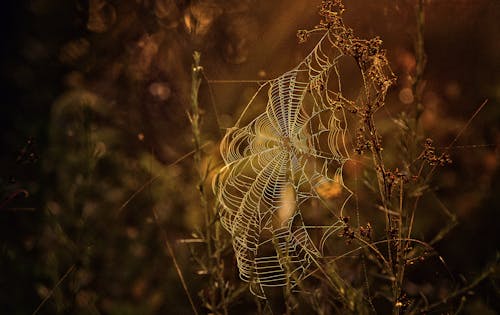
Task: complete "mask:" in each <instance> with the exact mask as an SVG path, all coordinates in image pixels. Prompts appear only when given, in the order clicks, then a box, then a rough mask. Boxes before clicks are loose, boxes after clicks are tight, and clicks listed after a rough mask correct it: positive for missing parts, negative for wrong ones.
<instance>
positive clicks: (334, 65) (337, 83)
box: [214, 29, 372, 298]
mask: <svg viewBox="0 0 500 315" xmlns="http://www.w3.org/2000/svg"><path fill="white" fill-rule="evenodd" d="M344 31H345V29H329V30H326V31H325V33H324V35H323V36H322V38H321V39H320V40H319V42H318V44H317V45H316V46H315V48H314V49H313V50H312V52H311V53H310V54H309V55H308V56H307V57H306V58H305V59H304V60H303V61H302V62H301V63H300V64H299V65H298V66H296V67H295V68H294V69H292V70H290V71H288V72H286V73H284V74H283V75H281V76H280V77H278V78H276V79H273V80H270V81H267V82H266V83H265V84H264V85H262V86H261V88H260V89H259V90H258V91H257V94H258V93H263V92H264V91H267V106H266V108H265V111H264V112H262V113H260V114H259V115H258V116H257V117H256V118H254V119H253V120H252V121H250V122H249V123H248V124H247V125H245V126H240V122H241V121H242V117H240V118H239V119H238V122H237V123H236V125H235V126H234V127H232V128H230V129H228V131H227V133H226V135H225V136H224V138H223V140H222V142H221V146H220V152H221V155H222V158H223V160H224V166H223V167H222V168H221V169H220V171H219V173H218V176H217V177H216V180H215V181H214V189H215V191H216V196H217V202H218V211H219V213H220V218H221V223H222V225H223V227H224V228H225V229H226V230H227V231H228V232H229V233H230V234H231V236H232V241H233V248H234V252H235V256H236V259H237V265H238V269H239V272H240V277H241V279H243V280H244V281H247V282H250V288H251V291H252V292H253V293H254V294H255V295H257V296H259V297H262V298H265V291H264V289H265V287H274V286H285V285H288V286H290V287H292V288H293V287H295V286H297V285H298V284H299V283H300V281H301V280H303V279H304V278H305V277H307V276H308V275H310V274H311V269H312V268H314V267H315V264H316V263H317V261H318V259H320V258H321V257H322V256H323V253H324V246H325V243H326V241H327V240H328V238H330V237H331V236H332V235H338V234H339V232H340V231H341V230H342V229H343V228H344V226H345V222H344V221H342V217H343V211H344V207H345V205H346V203H347V201H348V199H349V198H350V196H351V195H352V191H351V190H350V189H349V188H348V187H347V186H346V185H345V184H344V182H343V166H344V164H345V162H346V161H348V160H350V156H349V150H348V149H347V145H346V143H347V142H348V141H347V140H346V135H347V128H348V121H347V119H346V111H347V110H348V107H349V106H350V107H352V106H353V104H354V102H356V101H357V100H359V98H360V97H363V95H364V96H366V95H368V94H369V91H366V89H370V88H372V87H367V85H366V84H365V85H364V86H363V88H365V92H363V91H361V94H360V95H361V96H359V95H358V96H357V98H356V97H352V96H351V95H348V96H346V95H345V94H344V93H343V91H342V84H341V80H342V78H341V74H340V71H339V65H340V64H341V63H342V62H343V61H342V60H343V59H345V58H351V59H353V58H352V56H348V55H346V53H345V49H343V48H342V47H339V46H338V45H339V44H338V41H339V37H340V36H341V33H342V32H344ZM349 94H352V93H349ZM255 99H256V98H255V97H253V98H252V99H251V101H250V102H249V104H248V106H247V108H246V109H245V110H244V111H243V114H242V116H243V115H245V112H246V110H247V109H248V107H250V106H252V104H253V102H254V101H255ZM330 200H335V202H334V203H332V202H330ZM312 211H314V213H313V214H312V215H311V212H312ZM320 212H321V213H322V214H320ZM311 217H313V219H312V220H311ZM325 217H329V220H324V218H325ZM314 218H316V220H314ZM318 218H321V219H319V220H318Z"/></svg>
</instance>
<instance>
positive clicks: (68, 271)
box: [32, 264, 76, 315]
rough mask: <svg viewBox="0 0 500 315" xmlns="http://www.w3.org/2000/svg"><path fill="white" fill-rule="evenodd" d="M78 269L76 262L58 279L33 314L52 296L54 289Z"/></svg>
mask: <svg viewBox="0 0 500 315" xmlns="http://www.w3.org/2000/svg"><path fill="white" fill-rule="evenodd" d="M75 269H76V264H72V265H71V266H70V267H69V268H68V270H66V272H65V273H64V275H63V276H62V277H61V278H60V279H59V281H57V283H56V284H55V285H54V287H53V288H52V290H50V292H49V294H47V296H46V297H45V298H44V299H43V300H42V301H41V302H40V304H38V307H37V308H36V309H35V310H34V311H33V313H32V315H36V314H37V313H38V312H39V311H40V310H41V309H42V307H43V305H44V304H45V303H46V302H47V301H48V300H49V299H50V298H51V297H52V295H53V294H54V291H55V290H56V289H57V288H58V287H59V286H60V285H61V283H63V281H64V280H66V278H67V277H68V276H69V275H70V274H71V273H72V272H73V271H74V270H75Z"/></svg>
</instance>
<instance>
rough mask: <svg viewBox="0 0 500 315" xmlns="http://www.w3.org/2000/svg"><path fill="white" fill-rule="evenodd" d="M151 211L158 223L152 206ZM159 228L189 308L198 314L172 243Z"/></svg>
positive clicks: (157, 221) (157, 222) (163, 230)
mask: <svg viewBox="0 0 500 315" xmlns="http://www.w3.org/2000/svg"><path fill="white" fill-rule="evenodd" d="M152 211H153V216H154V219H155V222H156V224H157V225H160V224H159V220H158V215H157V214H156V211H155V209H154V208H153V210H152ZM160 230H161V235H162V238H163V243H164V244H165V247H166V248H167V251H168V254H169V255H170V257H171V258H172V261H173V263H174V267H175V271H176V272H177V275H178V276H179V279H180V281H181V285H182V288H183V289H184V292H186V295H187V297H188V299H189V304H191V308H192V310H193V313H194V314H195V315H198V311H197V310H196V306H195V305H194V301H193V298H192V297H191V294H190V293H189V289H188V287H187V284H186V280H185V279H184V276H183V275H182V271H181V268H180V267H179V263H178V262H177V258H176V257H175V252H174V249H173V248H172V245H171V244H170V242H169V240H168V236H167V232H166V231H165V229H160Z"/></svg>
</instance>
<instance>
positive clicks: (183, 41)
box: [0, 0, 500, 314]
mask: <svg viewBox="0 0 500 315" xmlns="http://www.w3.org/2000/svg"><path fill="white" fill-rule="evenodd" d="M345 2H346V3H345V5H346V9H347V11H346V13H345V21H346V23H347V24H348V25H349V26H350V27H351V28H353V29H354V30H355V33H356V34H357V35H358V36H360V37H362V38H372V37H375V36H379V37H380V38H381V39H382V40H383V42H384V45H383V46H384V48H385V49H386V50H387V56H388V59H389V62H390V65H391V67H392V69H393V71H394V72H395V74H396V75H397V77H398V80H397V84H396V85H395V86H394V87H393V88H392V89H391V90H390V92H389V96H388V102H387V105H386V109H384V110H383V111H381V112H380V115H379V116H378V119H379V121H378V123H379V127H380V129H381V131H382V133H383V139H384V141H385V142H386V143H389V144H390V143H392V142H394V141H395V139H394V137H395V136H396V135H395V132H394V130H395V129H394V127H393V125H394V123H393V120H392V118H394V117H396V116H397V115H398V113H400V112H401V111H411V110H412V108H411V106H412V104H413V101H414V95H413V94H412V90H411V88H410V87H411V76H412V75H414V74H415V67H416V59H415V48H414V46H415V45H414V43H415V39H416V36H417V35H416V34H417V28H416V18H415V5H416V1H414V0H397V1H394V0H379V1H365V0H349V1H347V0H346V1H345ZM319 4H320V3H319V1H310V0H295V1H264V0H224V1H222V0H204V1H188V0H120V1H118V0H87V1H84V0H65V1H61V0H20V1H4V2H2V4H1V8H2V9H1V10H0V12H1V13H0V14H1V15H2V17H1V19H0V21H1V22H0V23H1V27H0V32H1V34H2V36H1V38H2V41H3V43H2V47H1V60H0V64H1V68H0V69H1V70H0V77H1V85H0V86H1V91H2V93H1V98H0V100H1V109H0V110H1V114H0V120H1V134H0V148H1V150H0V152H1V155H0V170H1V171H0V194H1V195H0V198H1V199H0V200H1V201H0V235H1V236H0V305H1V306H0V309H1V311H0V313H2V314H31V313H33V312H34V311H35V310H36V309H37V307H38V306H39V305H40V303H41V302H42V301H43V300H44V298H47V297H49V298H48V300H47V301H46V302H45V303H44V304H43V305H42V307H41V308H40V309H39V311H38V312H39V314H59V313H61V314H62V313H64V314H190V312H191V311H190V306H189V301H188V300H187V298H186V295H185V293H184V291H183V289H182V287H181V284H180V282H179V279H178V276H177V274H176V271H175V269H174V267H173V264H172V260H171V258H170V257H169V255H168V253H167V251H166V249H165V247H164V244H163V243H162V236H161V234H162V231H165V232H166V234H167V235H168V236H167V237H168V238H169V239H170V240H171V242H172V244H173V246H174V251H175V253H176V257H177V259H178V261H179V262H180V265H181V268H182V272H183V274H184V276H185V278H186V281H187V284H188V287H189V288H190V291H191V293H192V294H191V295H192V296H193V297H194V298H195V300H196V297H197V292H198V291H200V290H201V289H202V288H203V287H204V285H206V278H204V276H203V275H197V274H196V266H195V265H194V264H193V263H192V259H191V254H190V251H189V249H188V247H187V246H186V245H185V244H180V243H178V242H177V241H176V240H179V239H185V238H190V237H191V234H192V232H193V231H195V230H196V229H198V228H199V227H200V226H201V225H202V218H203V214H202V212H201V207H200V200H199V194H198V191H197V189H196V184H197V181H198V180H199V179H198V177H197V176H198V175H197V174H196V172H195V171H194V168H193V160H192V156H189V155H188V156H186V154H188V153H190V152H191V151H192V150H193V142H192V134H191V126H190V124H189V120H188V118H187V115H186V111H187V110H189V107H190V88H191V64H192V54H193V52H194V51H195V50H196V51H199V52H201V65H202V66H203V68H204V75H205V77H204V81H203V83H202V86H201V90H200V106H201V108H202V120H203V124H202V143H203V144H204V146H203V153H204V156H206V157H207V158H206V160H205V162H206V163H208V161H209V160H210V161H212V163H214V164H217V163H218V162H219V161H220V159H219V157H218V142H219V141H220V139H221V137H222V135H223V134H224V132H225V131H224V128H228V127H231V126H232V125H233V124H234V123H235V121H236V120H237V119H238V117H239V115H240V113H241V112H242V110H243V108H244V106H245V105H246V103H247V102H248V100H249V99H250V97H251V96H252V95H253V93H254V92H255V91H256V89H257V87H258V85H257V84H256V83H255V82H253V81H255V80H267V79H271V78H274V77H276V76H278V75H279V74H281V73H283V72H285V71H287V70H289V69H291V68H292V67H294V66H295V65H296V64H297V63H298V62H300V60H302V58H303V57H304V56H305V55H306V54H307V52H308V49H309V47H310V45H307V44H306V45H300V44H298V41H297V38H296V33H297V30H299V29H304V28H311V27H313V26H314V25H316V24H317V23H318V20H319V18H318V15H317V10H318V6H319ZM424 28H425V31H424V43H425V51H426V54H427V65H426V68H425V72H424V78H423V80H424V82H425V85H424V86H423V88H422V100H423V105H424V112H423V114H422V118H421V128H422V130H423V131H424V132H425V133H426V134H428V135H429V136H431V137H432V138H433V139H434V144H435V145H436V147H437V148H438V150H439V149H441V150H443V149H444V148H445V147H446V146H447V145H448V144H449V143H450V142H451V141H452V140H453V139H454V138H455V137H456V135H457V134H459V133H460V132H461V130H464V131H463V133H462V134H461V136H460V138H459V139H458V140H457V141H456V142H455V143H454V145H453V147H452V148H451V149H450V151H449V153H450V155H451V158H452V160H453V163H452V164H451V165H449V166H446V167H444V168H441V169H440V171H439V173H438V174H437V176H436V178H435V180H434V181H433V186H432V187H431V189H432V190H433V191H434V192H435V195H437V196H439V207H441V206H443V207H445V208H447V209H449V211H450V212H451V213H453V214H454V215H456V218H457V220H458V225H457V226H456V227H455V228H454V229H452V230H451V231H450V233H449V234H447V235H446V236H445V237H444V238H443V239H442V240H441V241H440V242H438V243H437V244H436V245H435V247H436V249H437V250H438V252H439V253H440V254H441V256H442V257H443V258H444V260H445V261H446V266H447V268H448V269H449V271H450V272H451V273H452V274H453V275H454V276H455V277H456V278H457V280H456V281H457V283H459V284H460V283H461V282H463V283H468V280H470V279H474V277H476V276H477V275H478V274H479V273H480V272H481V271H482V270H483V268H485V266H487V265H488V263H490V262H492V261H493V260H494V258H495V255H496V252H497V251H498V244H499V242H500V236H499V233H498V229H499V227H500V226H499V222H500V221H499V220H500V202H499V199H500V195H499V192H500V181H499V178H500V176H499V175H500V174H499V167H498V166H499V165H498V163H499V160H498V158H499V151H498V150H499V149H498V145H499V144H500V107H499V105H500V75H499V74H500V41H499V38H498V37H499V33H500V2H498V1H497V0H448V1H439V0H428V1H425V24H424ZM314 40H315V39H314V38H311V41H312V43H314ZM485 100H488V102H487V104H486V106H485V107H484V108H483V109H482V110H481V111H480V112H479V113H478V114H477V116H476V117H475V118H474V119H473V120H472V121H471V122H470V124H469V125H468V126H467V128H465V126H466V124H467V122H468V121H469V119H470V118H471V117H472V115H473V114H474V112H475V111H476V109H477V108H478V107H479V106H480V104H481V103H483V102H484V101H485ZM259 110H261V109H258V108H254V109H251V110H250V112H249V115H250V116H252V114H253V113H257V112H258V111H259ZM464 128H465V129H464ZM389 148H391V146H390V145H389ZM385 154H386V157H387V159H388V161H389V163H391V164H392V165H394V166H397V165H398V164H397V163H398V158H397V155H395V154H394V153H393V151H391V150H389V149H388V150H386V152H385ZM436 204H437V203H436V202H430V201H428V202H427V201H425V200H424V201H423V203H422V205H423V207H422V209H420V210H419V211H420V212H419V213H417V222H416V230H415V235H416V236H418V237H419V238H422V239H423V240H430V239H431V238H432V237H433V235H435V234H436V233H437V232H438V231H439V230H440V229H441V227H442V226H444V225H446V223H447V220H449V218H447V217H446V216H445V215H443V212H442V211H440V210H439V209H438V208H439V207H438V206H436ZM152 209H155V212H156V213H157V216H158V222H157V223H156V222H155V219H154V217H153V211H152ZM362 211H366V212H364V213H363V215H364V216H366V217H370V213H371V211H376V210H373V209H370V208H369V207H368V208H366V209H364V210H362ZM228 268H229V269H230V270H233V269H234V265H233V266H228ZM233 273H234V270H233ZM498 276H499V275H498V273H497V274H495V275H494V277H493V278H492V279H488V280H486V281H484V282H482V283H481V284H480V285H479V286H478V287H477V288H476V289H475V290H474V292H473V293H471V295H470V297H469V298H468V299H469V302H468V303H467V305H466V306H465V308H464V313H465V314H498V307H499V302H498V300H499V288H498V287H497V285H496V283H498ZM495 280H496V281H495ZM419 285H428V286H430V289H429V290H439V288H438V286H437V285H436V287H434V284H433V283H423V284H422V283H420V284H419ZM55 286H56V287H57V289H56V290H54V291H53V292H52V289H53V288H54V287H55ZM436 294H437V293H436ZM247 299H248V298H247ZM245 303H247V304H248V305H253V304H251V303H249V302H244V301H243V302H241V305H243V306H245V307H246V305H247V304H245ZM241 305H240V307H243V306H241ZM249 307H254V306H248V307H246V308H243V309H245V310H246V312H247V313H248V314H253V313H254V310H253V309H251V308H249ZM201 309H202V308H201V306H200V310H201Z"/></svg>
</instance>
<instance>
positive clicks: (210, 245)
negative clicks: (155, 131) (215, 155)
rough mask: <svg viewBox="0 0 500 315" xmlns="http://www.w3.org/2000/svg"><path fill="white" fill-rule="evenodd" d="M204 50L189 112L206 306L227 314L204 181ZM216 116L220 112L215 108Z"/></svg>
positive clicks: (219, 245)
mask: <svg viewBox="0 0 500 315" xmlns="http://www.w3.org/2000/svg"><path fill="white" fill-rule="evenodd" d="M200 59H201V54H200V53H199V52H197V51H195V52H194V54H193V61H194V63H193V67H192V72H191V111H190V112H189V113H188V117H189V121H190V123H191V130H192V133H193V143H194V164H195V167H196V169H197V172H198V176H199V181H198V191H199V195H200V205H201V209H203V213H204V233H203V240H204V243H205V248H206V257H207V259H206V262H205V263H204V265H205V266H204V267H205V268H206V269H207V270H206V271H207V272H208V274H209V277H210V281H209V285H208V287H207V289H208V290H207V292H208V301H206V303H205V306H207V307H208V308H209V309H210V311H211V312H213V313H215V314H225V315H227V314H228V305H229V302H230V301H229V300H228V299H227V294H228V292H229V288H228V286H227V285H226V284H227V282H226V281H225V278H224V262H223V258H222V248H223V247H224V244H223V243H222V238H221V231H220V226H219V224H218V222H217V214H216V213H215V211H214V209H213V208H211V207H210V206H209V202H208V199H209V198H208V196H207V193H206V191H205V188H204V185H205V181H206V179H207V173H208V167H207V168H206V169H203V166H202V152H201V147H200V143H201V129H200V125H201V117H200V106H199V103H198V94H199V90H200V85H201V82H202V78H203V67H201V65H200ZM215 115H216V116H217V113H216V112H215Z"/></svg>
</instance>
